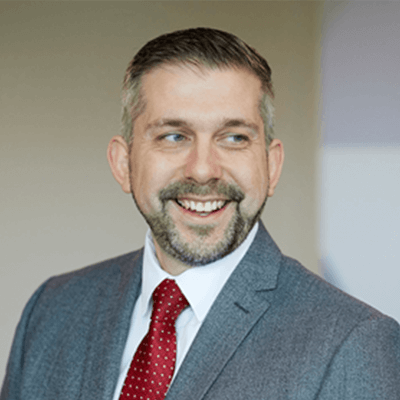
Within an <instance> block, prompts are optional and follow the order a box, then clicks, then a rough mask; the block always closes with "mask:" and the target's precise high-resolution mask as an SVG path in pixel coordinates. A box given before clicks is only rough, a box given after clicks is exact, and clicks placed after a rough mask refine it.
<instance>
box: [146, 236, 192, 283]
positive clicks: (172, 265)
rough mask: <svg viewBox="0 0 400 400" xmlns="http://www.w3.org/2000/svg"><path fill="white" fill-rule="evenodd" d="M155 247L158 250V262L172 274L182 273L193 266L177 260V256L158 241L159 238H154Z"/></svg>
mask: <svg viewBox="0 0 400 400" xmlns="http://www.w3.org/2000/svg"><path fill="white" fill-rule="evenodd" d="M153 242H154V247H155V250H156V255H157V259H158V262H159V263H160V266H161V268H162V269H163V270H164V271H165V272H168V273H169V274H170V275H172V276H177V275H180V274H181V273H182V272H185V271H187V270H188V269H190V268H192V267H191V266H190V265H187V264H184V263H183V262H181V261H179V260H177V259H176V258H174V257H172V256H170V255H169V254H167V253H166V252H165V251H164V250H163V249H162V248H161V247H160V246H159V245H158V243H157V240H154V237H153Z"/></svg>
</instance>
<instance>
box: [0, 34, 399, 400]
mask: <svg viewBox="0 0 400 400" xmlns="http://www.w3.org/2000/svg"><path fill="white" fill-rule="evenodd" d="M272 97H273V92H272V84H271V71H270V68H269V66H268V64H267V62H266V61H265V60H264V59H263V58H262V57H261V56H260V55H259V54H258V53H257V52H256V51H255V50H254V49H252V48H250V47H249V46H248V45H246V44H245V43H243V42H242V41H241V40H240V39H238V38H236V37H235V36H233V35H230V34H228V33H225V32H221V31H217V30H213V29H204V28H199V29H189V30H185V31H178V32H174V33H171V34H167V35H163V36H161V37H159V38H156V39H154V40H153V41H151V42H149V43H147V44H146V45H145V46H144V47H143V48H142V49H141V50H140V51H139V52H138V54H137V55H136V56H135V58H134V59H133V60H132V62H131V64H130V66H129V68H128V70H127V73H126V76H125V81H124V89H123V105H124V112H123V128H124V135H123V136H115V137H114V138H113V139H112V140H111V142H110V145H109V148H108V159H109V163H110V166H111V170H112V172H113V175H114V177H115V179H116V180H117V181H118V182H119V184H120V185H121V187H122V189H123V190H124V191H125V192H126V193H132V195H133V198H134V201H135V202H136V205H137V207H138V209H139V210H140V212H141V213H142V215H143V217H144V218H145V219H146V221H147V223H148V224H149V227H150V231H149V233H148V235H147V237H146V242H145V247H144V249H142V250H139V251H137V252H133V253H129V254H127V255H123V256H121V257H118V258H115V259H112V260H108V261H105V262H103V263H100V264H97V265H94V266H91V267H88V268H85V269H82V270H79V271H76V272H72V273H69V274H65V275H62V276H58V277H55V278H51V279H49V280H48V281H47V282H45V283H44V284H43V285H42V286H41V287H40V288H39V289H38V290H37V292H36V293H35V294H34V295H33V297H32V298H31V300H30V302H29V303H28V305H27V307H26V309H25V311H24V314H23V316H22V318H21V321H20V324H19V326H18V329H17V333H16V336H15V340H14V344H13V348H12V351H11V355H10V360H9V364H8V369H7V375H6V378H5V381H4V385H3V389H2V393H1V400H5V399H7V400H8V399H10V400H11V399H13V400H14V399H15V400H19V399H24V400H30V399H32V400H33V399H35V400H42V399H46V400H47V399H49V400H50V399H51V400H54V399H96V400H99V399H115V400H117V399H131V398H132V399H134V398H136V399H157V400H159V399H164V398H166V399H169V400H172V399H185V400H186V399H190V400H192V399H193V400H197V399H218V400H220V399H230V400H231V399H244V400H253V399H257V400H258V399H304V400H305V399H321V400H325V399H363V400H364V399H400V334H399V326H398V324H397V323H396V322H395V321H393V320H392V319H390V318H388V317H385V316H383V315H382V314H380V313H379V312H377V311H376V310H374V309H372V308H370V307H368V306H366V305H365V304H362V303H361V302H358V301H357V300H355V299H353V298H351V297H349V296H347V295H346V294H344V293H342V292H340V291H338V290H337V289H335V288H333V287H331V286H329V285H328V284H327V283H325V282H324V281H323V280H321V279H319V278H318V277H316V276H315V275H313V274H312V273H310V272H308V271H307V270H306V269H304V268H303V267H302V266H301V265H300V264H299V263H298V262H296V261H295V260H292V259H290V258H287V257H285V256H283V255H282V254H281V253H280V251H279V249H278V248H277V246H276V245H275V244H274V242H273V241H272V239H271V237H270V236H269V234H268V233H267V231H266V230H265V228H264V227H263V225H262V223H261V221H260V220H259V218H260V215H261V212H262V210H263V207H264V205H265V202H266V200H267V198H268V197H269V196H272V195H273V193H274V189H275V187H276V185H277V183H278V180H279V176H280V172H281V169H282V163H283V146H282V143H281V142H280V141H279V140H278V139H274V138H273V123H272V121H273V108H272V102H271V100H272ZM182 310H183V311H182Z"/></svg>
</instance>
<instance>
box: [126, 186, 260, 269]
mask: <svg viewBox="0 0 400 400" xmlns="http://www.w3.org/2000/svg"><path fill="white" fill-rule="evenodd" d="M185 194H195V195H203V196H205V195H211V194H222V195H224V197H225V198H226V200H228V201H229V202H234V203H235V212H234V215H233V217H232V218H231V220H230V221H229V223H228V225H227V227H226V228H225V231H224V234H223V237H222V239H221V240H219V241H218V242H216V243H212V244H209V243H207V238H208V237H209V236H211V235H212V232H213V231H214V229H216V227H215V226H213V225H212V224H209V225H204V224H201V225H200V224H199V225H195V224H192V225H190V226H189V228H190V230H191V231H192V232H193V233H194V234H195V239H194V240H191V241H190V242H189V241H187V240H185V239H184V238H183V235H182V234H181V232H180V231H179V229H178V228H177V227H176V225H175V224H174V222H173V220H172V218H171V216H170V214H169V212H168V210H167V204H168V202H169V201H176V199H177V198H178V196H183V195H185ZM132 196H133V199H134V201H135V203H136V206H137V208H138V210H139V212H140V213H141V214H142V215H143V217H144V219H145V220H146V222H147V224H148V225H149V226H150V229H151V231H152V234H153V238H154V240H156V241H157V243H158V245H159V246H160V248H161V249H163V250H164V251H165V252H166V253H167V254H169V255H170V256H172V257H174V258H175V259H177V260H179V261H181V262H182V263H184V264H186V265H189V266H192V267H193V266H202V265H206V264H209V263H211V262H214V261H217V260H219V259H221V258H223V257H225V256H226V255H228V254H229V253H231V252H232V251H234V250H235V249H236V248H237V247H239V246H240V244H241V243H242V242H243V241H244V240H245V239H246V237H247V235H248V234H249V232H250V231H251V229H252V228H253V226H254V225H255V223H256V222H257V221H258V220H259V219H260V217H261V213H262V211H263V209H264V206H265V204H266V202H267V198H268V197H267V196H266V197H265V199H264V201H263V203H262V205H261V206H260V208H259V209H258V210H257V211H256V212H255V213H253V214H247V213H245V212H243V211H241V209H240V203H241V202H242V201H243V199H244V198H245V195H244V193H243V191H242V190H241V189H240V188H239V187H238V186H236V185H232V184H225V183H222V182H220V181H212V182H210V183H209V184H207V185H201V186H200V185H197V184H195V183H191V182H175V183H172V184H170V185H168V186H167V187H166V188H164V189H162V190H161V191H160V192H159V194H158V198H159V201H160V204H161V209H160V211H155V212H152V213H144V212H143V210H142V209H141V208H140V206H139V204H138V202H137V201H136V198H135V195H134V193H132Z"/></svg>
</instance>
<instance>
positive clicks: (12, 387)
mask: <svg viewBox="0 0 400 400" xmlns="http://www.w3.org/2000/svg"><path fill="white" fill-rule="evenodd" d="M46 284H47V281H46V282H45V283H43V284H42V285H41V286H40V287H39V288H38V289H37V290H36V292H35V293H34V294H33V295H32V297H31V298H30V300H29V301H28V303H27V305H26V306H25V309H24V311H23V313H22V316H21V319H20V321H19V323H18V326H17V329H16V332H15V335H14V341H13V344H12V347H11V352H10V356H9V359H8V364H7V369H6V375H5V378H4V381H3V386H2V389H1V393H0V400H22V399H21V397H20V389H21V382H22V381H23V375H24V354H25V351H24V349H25V345H26V343H25V338H26V333H27V332H28V330H29V322H30V319H31V315H32V313H33V310H34V308H35V306H36V304H37V301H38V299H39V298H40V295H41V294H42V292H43V290H44V288H45V286H46Z"/></svg>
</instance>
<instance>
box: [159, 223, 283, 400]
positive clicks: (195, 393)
mask: <svg viewBox="0 0 400 400" xmlns="http://www.w3.org/2000/svg"><path fill="white" fill-rule="evenodd" d="M280 259H281V253H280V251H279V249H278V248H277V246H276V245H275V243H274V242H273V240H272V239H271V237H270V236H269V234H268V233H267V231H266V230H265V228H264V226H263V225H262V223H261V222H260V227H259V230H258V232H257V235H256V237H255V239H254V242H253V243H252V245H251V247H250V249H249V251H248V252H247V254H246V256H245V257H244V258H243V260H242V261H241V262H240V263H239V265H238V266H237V268H236V269H235V271H234V272H233V274H232V275H231V277H230V278H229V280H228V281H227V283H226V284H225V286H224V288H223V289H222V291H221V293H220V294H219V296H218V297H217V299H216V301H215V303H214V304H213V306H212V307H211V309H210V311H209V313H208V315H207V317H206V319H205V320H204V322H203V324H202V326H201V328H200V330H199V332H198V334H197V336H196V338H195V340H194V342H193V344H192V346H191V348H190V349H189V352H188V354H187V355H186V357H185V360H184V361H183V363H182V365H181V367H180V369H179V372H178V374H177V376H176V377H175V379H174V381H173V383H172V385H171V388H170V390H169V391H168V394H167V397H166V400H178V399H179V400H180V399H191V400H200V399H202V398H203V397H204V396H205V394H206V393H207V391H208V389H209V388H210V387H211V385H212V384H213V382H214V381H215V379H216V378H217V377H218V375H219V374H220V373H221V371H222V370H223V368H224V366H225V365H226V363H227V362H228V361H229V359H230V358H231V357H232V355H233V354H234V352H235V351H236V349H237V348H238V346H239V345H240V343H241V342H242V341H243V339H244V338H245V337H246V336H247V334H248V333H249V332H250V330H251V329H252V328H253V326H254V325H255V324H256V323H257V321H258V320H259V319H260V317H261V316H262V315H263V314H264V313H265V312H266V311H267V310H268V308H269V306H270V300H269V297H270V296H269V294H270V293H269V292H271V291H272V290H273V289H274V288H275V287H276V284H277V277H278V272H279V264H280Z"/></svg>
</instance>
